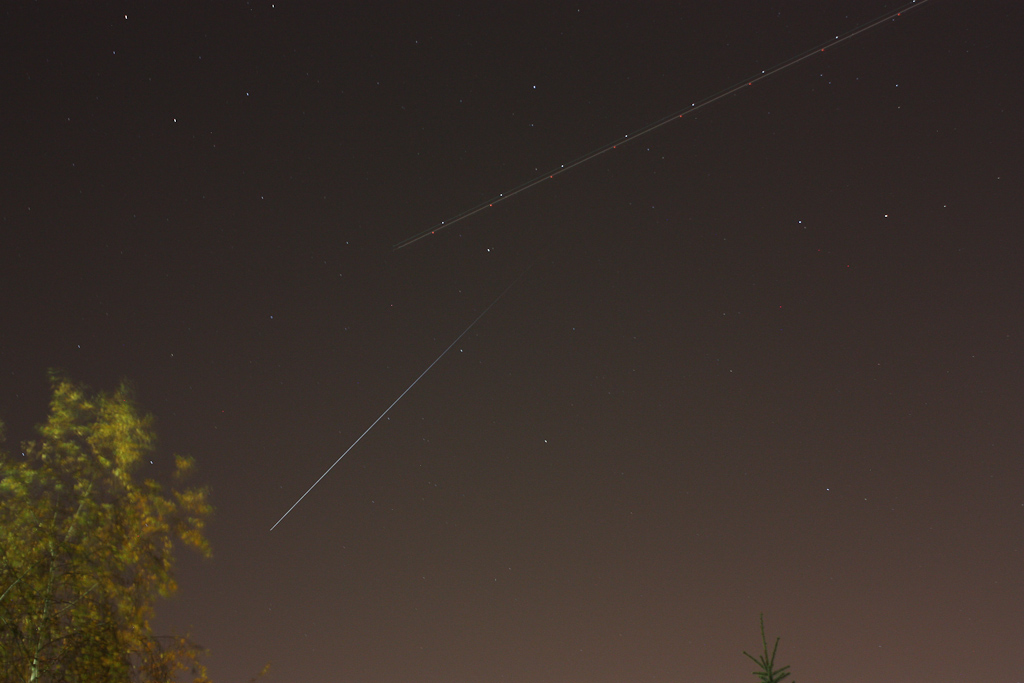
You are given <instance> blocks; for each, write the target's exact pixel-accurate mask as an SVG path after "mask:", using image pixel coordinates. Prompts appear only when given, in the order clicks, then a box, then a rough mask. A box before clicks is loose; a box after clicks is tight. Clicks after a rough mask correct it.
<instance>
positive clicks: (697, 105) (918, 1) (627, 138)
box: [392, 0, 929, 251]
mask: <svg viewBox="0 0 1024 683" xmlns="http://www.w3.org/2000/svg"><path fill="white" fill-rule="evenodd" d="M928 1H929V0H912V2H910V3H908V4H906V5H903V6H902V7H899V8H897V9H894V10H890V11H889V12H886V13H885V14H883V15H881V16H879V17H877V18H875V19H872V20H871V21H869V22H868V23H866V24H862V25H860V26H858V27H857V28H854V29H852V30H850V31H848V32H846V33H844V34H841V35H837V36H836V37H835V38H833V39H832V40H828V41H826V42H824V43H821V44H820V45H817V46H816V47H813V48H811V49H809V50H806V51H805V52H801V53H800V54H798V55H796V56H795V57H791V58H789V59H787V60H785V61H783V62H780V63H779V64H776V65H775V66H773V67H772V68H770V69H765V70H763V71H761V73H759V74H756V75H754V76H751V77H750V78H747V79H744V80H743V81H740V82H739V83H736V84H735V85H732V86H730V87H728V88H726V89H725V90H721V91H719V92H718V93H716V94H714V95H711V96H710V97H707V98H705V99H703V100H700V101H698V102H694V103H693V104H691V105H690V106H689V107H687V108H686V109H681V110H680V111H677V112H675V113H674V114H670V115H668V116H666V117H664V118H662V119H658V120H657V121H655V122H654V123H650V124H648V125H646V126H644V127H643V128H640V129H638V130H636V131H634V132H632V133H630V134H628V135H624V136H623V137H622V138H617V139H616V140H614V141H612V142H609V143H608V144H606V145H603V146H601V147H598V148H597V149H595V150H594V151H592V152H589V153H587V154H584V155H583V156H581V157H579V158H577V159H576V160H575V161H571V162H569V163H568V164H562V165H561V166H559V167H558V168H556V169H553V170H551V171H550V172H548V173H545V174H543V175H539V176H537V177H536V178H533V179H532V180H528V181H526V182H525V183H523V184H522V185H519V186H518V187H514V188H513V189H511V190H509V191H508V192H502V193H501V194H499V195H498V196H497V197H494V198H492V199H489V200H487V201H485V202H482V203H480V204H477V205H476V206H474V207H473V208H471V209H466V210H465V211H463V212H462V213H460V214H457V215H455V216H453V217H452V218H450V219H448V220H446V221H441V222H440V223H438V224H437V225H435V226H433V227H432V228H428V229H427V230H424V231H423V232H419V233H416V234H415V235H413V236H412V237H408V238H406V239H404V240H402V241H401V242H399V243H398V244H396V245H394V247H392V248H393V249H394V250H396V251H397V250H398V249H404V248H405V247H408V246H410V245H412V244H415V243H416V242H419V241H420V240H422V239H425V238H427V237H430V236H431V235H436V234H437V233H439V232H441V231H442V230H445V229H447V228H450V227H451V226H453V225H455V224H456V223H458V222H459V221H462V220H465V219H467V218H469V217H470V216H474V215H476V214H478V213H480V212H481V211H483V210H484V209H489V208H491V207H492V206H494V205H495V204H497V203H499V202H503V201H505V200H506V199H509V198H511V197H514V196H515V195H517V194H520V193H522V192H525V191H526V190H529V189H530V188H531V187H535V186H537V185H540V184H541V183H543V182H545V181H547V180H552V179H553V178H554V177H555V176H557V175H561V174H563V173H565V172H566V171H568V170H569V169H572V168H576V167H577V166H579V165H581V164H585V163H587V162H588V161H590V160H591V159H594V158H596V157H599V156H601V155H602V154H605V153H606V152H610V151H612V150H613V149H618V148H619V147H620V146H622V145H624V144H626V143H627V142H631V141H633V140H636V139H637V138H638V137H640V136H642V135H647V134H648V133H650V132H652V131H655V130H657V129H659V128H661V127H662V126H664V125H667V124H669V123H671V122H673V121H677V120H679V119H681V118H683V117H684V116H686V115H687V114H692V113H693V112H695V111H697V110H698V109H702V108H704V107H707V106H708V105H710V104H713V103H715V102H717V101H718V100H720V99H723V98H725V97H728V96H729V95H732V94H733V93H736V92H739V91H740V90H742V89H743V88H746V87H749V86H752V85H754V83H757V82H758V81H761V80H764V79H765V78H768V77H769V76H772V75H774V74H777V73H779V72H780V71H784V70H786V69H788V68H789V67H791V66H795V65H796V64H799V63H800V62H802V61H804V60H805V59H809V58H810V57H812V56H814V55H816V54H820V53H822V52H824V51H825V50H827V49H829V48H832V47H835V46H836V45H838V44H840V43H843V42H846V41H847V40H850V39H851V38H854V37H855V36H858V35H860V34H861V33H864V32H865V31H869V30H871V29H873V28H874V27H876V26H878V25H879V24H883V23H885V22H887V21H889V20H891V19H895V18H897V17H899V16H902V15H903V14H904V13H905V12H908V11H910V10H911V9H914V8H915V7H920V6H921V5H924V4H925V3H927V2H928Z"/></svg>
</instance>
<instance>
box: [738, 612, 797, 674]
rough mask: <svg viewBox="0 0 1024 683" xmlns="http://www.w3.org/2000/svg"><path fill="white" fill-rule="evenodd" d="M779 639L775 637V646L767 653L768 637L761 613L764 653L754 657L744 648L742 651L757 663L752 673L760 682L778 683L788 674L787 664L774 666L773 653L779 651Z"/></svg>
mask: <svg viewBox="0 0 1024 683" xmlns="http://www.w3.org/2000/svg"><path fill="white" fill-rule="evenodd" d="M779 640H781V639H780V638H776V639H775V647H774V648H772V651H771V654H769V653H768V639H767V638H766V637H765V635H764V615H763V614H762V615H761V643H762V644H763V645H764V654H762V655H760V656H758V657H755V656H754V655H752V654H750V653H749V652H747V651H746V650H744V651H743V654H745V655H746V656H747V657H749V658H750V659H751V660H753V662H754V663H755V664H757V667H758V669H757V671H755V672H754V675H755V676H757V677H758V678H759V679H761V683H779V681H781V680H782V679H784V678H787V677H788V676H789V666H784V667H782V668H781V669H776V668H775V653H777V652H778V651H779Z"/></svg>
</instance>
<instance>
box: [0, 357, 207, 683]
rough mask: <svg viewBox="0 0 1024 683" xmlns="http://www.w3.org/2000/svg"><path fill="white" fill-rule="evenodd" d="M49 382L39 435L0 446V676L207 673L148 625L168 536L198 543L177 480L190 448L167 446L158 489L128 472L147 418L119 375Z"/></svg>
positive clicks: (140, 449) (190, 496)
mask: <svg viewBox="0 0 1024 683" xmlns="http://www.w3.org/2000/svg"><path fill="white" fill-rule="evenodd" d="M51 384H52V388H53V398H52V400H51V401H50V414H49V417H48V419H47V421H46V423H45V424H43V425H41V426H40V427H38V428H37V429H38V438H36V439H35V440H33V441H28V442H25V443H24V444H23V445H22V449H21V450H22V451H23V453H22V454H20V457H16V458H15V457H11V456H9V455H8V454H5V453H2V452H0V658H2V659H0V679H2V680H4V681H12V682H13V681H22V682H25V683H36V682H38V683H65V682H66V683H105V682H106V681H118V682H122V681H139V682H147V683H148V682H157V681H159V682H161V683H165V682H167V681H173V680H176V679H177V677H178V676H179V675H188V676H190V677H191V678H192V679H193V680H194V681H195V682H196V683H200V682H206V681H207V680H208V679H207V678H206V673H205V669H204V668H203V666H202V664H201V663H200V662H199V660H198V656H199V654H201V651H200V649H199V648H198V647H197V646H195V645H194V644H192V643H191V642H190V641H189V640H188V639H186V638H182V637H156V636H154V635H153V632H152V629H151V627H150V620H151V619H152V617H153V614H154V603H155V602H156V599H157V598H158V597H161V596H163V597H166V596H168V595H170V594H171V593H173V592H174V591H175V590H176V588H177V586H176V584H175V582H174V578H173V576H172V568H173V564H174V549H175V545H176V542H177V541H181V542H183V543H184V544H185V545H187V546H191V547H192V548H194V549H196V550H197V551H199V552H200V553H202V554H203V555H207V556H208V555H209V554H210V546H209V543H208V542H207V540H206V538H205V537H204V535H203V529H204V524H205V520H206V519H207V518H208V517H209V515H210V514H211V512H212V508H211V506H210V505H209V503H208V502H207V491H206V489H204V488H182V487H181V484H180V482H181V480H182V478H183V477H184V476H185V475H187V474H188V473H189V472H190V471H191V470H192V469H193V466H194V463H193V461H192V460H191V459H190V458H183V457H180V456H176V457H175V482H176V484H175V486H174V487H173V489H172V490H171V491H170V494H169V495H167V494H165V492H164V490H163V487H161V485H160V484H158V483H157V482H155V481H152V480H149V479H146V480H141V479H140V478H139V477H137V470H138V468H139V466H140V465H141V463H142V462H143V458H144V457H145V456H146V455H147V454H148V453H149V452H150V451H151V450H152V449H153V447H154V442H155V437H154V432H153V418H152V417H151V416H149V415H143V414H141V413H140V412H139V410H138V408H137V407H136V405H135V403H134V401H133V398H132V392H131V390H130V388H129V387H128V386H127V385H126V384H122V385H121V386H120V387H119V388H118V389H117V390H116V391H114V392H113V393H112V394H102V393H101V394H97V395H94V396H90V395H88V393H87V391H86V389H85V388H84V387H82V386H80V385H77V384H74V383H72V382H71V381H69V380H67V379H65V378H63V377H61V376H59V375H57V374H54V373H51ZM2 436H3V430H2V424H0V439H2Z"/></svg>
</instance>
